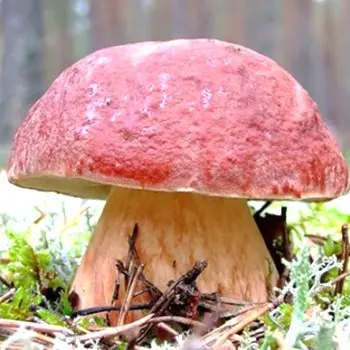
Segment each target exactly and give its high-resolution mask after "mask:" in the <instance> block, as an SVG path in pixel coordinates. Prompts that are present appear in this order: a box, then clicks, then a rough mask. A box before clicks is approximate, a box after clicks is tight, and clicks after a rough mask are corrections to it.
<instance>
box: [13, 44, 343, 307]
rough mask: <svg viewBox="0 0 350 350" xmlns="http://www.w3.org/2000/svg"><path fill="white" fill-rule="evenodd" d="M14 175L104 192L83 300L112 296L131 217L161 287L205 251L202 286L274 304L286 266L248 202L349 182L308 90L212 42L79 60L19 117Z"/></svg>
mask: <svg viewBox="0 0 350 350" xmlns="http://www.w3.org/2000/svg"><path fill="white" fill-rule="evenodd" d="M8 178H9V181H10V182H11V183H12V184H15V185H17V186H21V187H27V188H31V189H36V190H41V191H55V192H58V193H63V194H67V195H71V196H77V197H82V198H92V199H106V204H105V207H104V210H103V213H102V215H101V217H100V219H99V222H98V224H97V227H96V230H95V232H94V233H93V236H92V238H91V241H90V243H89V246H88V248H87V251H86V253H85V256H84V257H83V260H82V263H81V265H80V267H79V269H78V271H77V274H76V277H75V280H74V282H73V285H72V290H74V291H75V292H76V293H77V295H78V300H79V302H78V308H86V307H92V306H102V305H109V303H110V301H111V297H112V294H113V290H114V285H115V279H116V268H115V262H116V259H121V260H123V259H124V258H125V256H126V254H127V251H128V237H129V235H130V233H131V232H132V230H133V227H134V225H135V224H136V223H137V224H138V226H139V230H140V234H139V237H138V239H137V241H136V247H137V250H138V254H139V257H140V260H141V262H142V263H143V264H144V265H145V270H144V274H145V276H146V278H147V279H148V280H150V281H152V282H153V283H154V284H155V285H156V286H157V287H158V288H159V289H160V290H162V291H164V290H165V289H166V287H167V283H168V281H169V280H174V279H176V278H177V276H179V275H180V274H182V273H184V272H185V271H187V270H188V269H189V268H191V267H192V266H193V264H194V263H195V261H197V260H207V262H208V267H207V269H206V270H205V271H204V272H203V274H202V275H201V276H200V278H199V280H198V287H199V289H200V290H201V291H202V292H214V291H218V292H220V293H221V294H223V295H226V296H231V297H235V298H241V299H244V300H248V301H253V302H262V301H266V300H267V298H268V293H269V288H268V286H267V284H268V283H267V279H270V282H271V283H272V285H274V284H275V283H276V281H277V278H278V273H277V271H276V269H275V267H274V265H273V262H272V260H271V257H270V254H269V252H268V250H267V248H266V245H265V243H264V240H263V238H262V236H261V234H260V232H259V230H258V228H257V225H256V223H255V221H254V219H253V216H252V214H251V212H250V208H249V206H248V203H247V201H248V200H249V199H255V200H263V199H266V200H282V199H283V200H305V201H318V200H330V199H332V198H335V197H337V196H340V195H342V194H344V193H346V192H347V191H348V189H349V173H348V168H347V165H346V162H345V160H344V158H343V156H342V154H341V152H340V149H339V147H338V144H337V142H336V141H335V138H334V137H333V136H332V135H331V132H330V131H329V130H328V129H327V127H326V125H325V124H324V122H323V121H322V120H321V117H320V113H319V111H318V108H317V106H316V103H315V102H314V101H313V100H312V99H311V97H310V96H309V94H308V93H307V92H306V91H305V90H304V89H303V88H302V86H301V85H300V84H299V83H298V82H297V81H296V80H295V79H294V78H293V77H292V76H291V75H290V74H289V73H288V72H286V71H285V70H284V69H283V68H281V67H280V66H279V65H278V64H277V63H275V62H274V61H272V60H271V59H269V58H267V57H265V56H263V55H261V54H259V53H257V52H254V51H252V50H250V49H248V48H245V47H242V46H239V45H235V44H231V43H227V42H223V41H219V40H208V39H190V40H184V39H178V40H172V41H168V42H142V43H135V44H127V45H122V46H116V47H109V48H105V49H102V50H99V51H97V52H94V53H92V54H90V55H88V56H86V57H85V58H82V59H81V60H79V61H78V62H76V63H75V64H73V65H72V66H71V67H69V68H68V69H66V70H65V71H64V72H63V73H61V74H60V75H59V76H58V77H57V78H56V80H55V81H54V82H53V84H52V85H51V87H50V88H49V89H48V91H47V92H46V93H45V94H44V95H43V96H42V97H41V98H40V99H39V101H38V102H37V103H36V104H35V105H34V106H33V107H32V108H31V109H30V111H29V113H28V115H27V117H26V118H25V120H24V121H23V122H22V124H21V125H20V127H19V129H18V131H17V133H16V135H15V137H14V141H13V145H12V149H11V155H10V160H9V166H8ZM144 298H147V296H146V295H145V296H144Z"/></svg>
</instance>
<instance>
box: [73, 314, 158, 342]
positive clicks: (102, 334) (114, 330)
mask: <svg viewBox="0 0 350 350" xmlns="http://www.w3.org/2000/svg"><path fill="white" fill-rule="evenodd" d="M152 317H153V314H149V315H147V316H145V317H143V318H141V319H139V320H137V321H135V322H132V323H129V324H127V325H124V326H120V327H111V328H107V329H103V330H102V331H98V332H93V333H90V334H84V335H80V336H76V337H72V338H71V339H70V340H69V343H73V342H76V341H80V342H86V341H89V340H95V339H101V338H106V337H112V336H113V337H115V336H118V335H121V334H124V333H126V332H129V331H130V330H132V329H135V328H139V327H142V326H144V325H145V324H147V322H148V321H149V320H150V319H151V318H152Z"/></svg>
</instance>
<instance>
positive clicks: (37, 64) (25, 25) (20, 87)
mask: <svg viewBox="0 0 350 350" xmlns="http://www.w3.org/2000/svg"><path fill="white" fill-rule="evenodd" d="M1 25H2V28H1V31H2V36H3V51H2V69H1V71H2V74H1V78H0V89H1V91H0V147H1V148H2V150H3V151H4V149H6V148H7V147H8V145H9V143H10V142H11V138H12V136H13V134H14V132H15V129H16V127H17V126H18V124H19V123H20V121H21V120H22V118H23V117H24V115H25V114H26V112H27V110H28V109H29V107H30V106H31V105H32V104H33V103H34V102H35V101H36V100H37V99H38V98H39V97H40V95H41V94H42V92H43V57H42V56H43V55H42V53H43V50H42V47H43V45H42V44H43V22H42V1H41V0H26V1H23V0H2V1H1ZM3 156H4V154H3ZM0 160H1V159H0ZM3 160H4V159H3Z"/></svg>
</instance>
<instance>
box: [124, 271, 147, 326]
mask: <svg viewBox="0 0 350 350" xmlns="http://www.w3.org/2000/svg"><path fill="white" fill-rule="evenodd" d="M143 269H144V265H139V266H138V267H137V269H136V271H135V273H134V274H133V275H132V278H131V279H130V280H129V285H128V289H127V291H126V296H125V300H124V303H123V306H122V308H121V310H120V313H119V318H118V322H117V325H118V326H121V325H123V324H124V322H125V317H126V315H127V313H128V311H129V309H130V305H131V301H132V299H133V297H134V292H135V288H136V285H137V282H138V280H139V277H140V275H141V273H142V270H143Z"/></svg>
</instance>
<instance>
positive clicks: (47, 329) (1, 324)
mask: <svg viewBox="0 0 350 350" xmlns="http://www.w3.org/2000/svg"><path fill="white" fill-rule="evenodd" d="M20 327H22V328H27V329H31V330H35V331H38V332H43V333H66V334H74V333H73V332H72V331H71V330H70V329H68V328H65V327H61V326H51V325H48V324H38V323H33V322H26V321H15V320H7V319H0V328H2V329H5V328H20Z"/></svg>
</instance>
